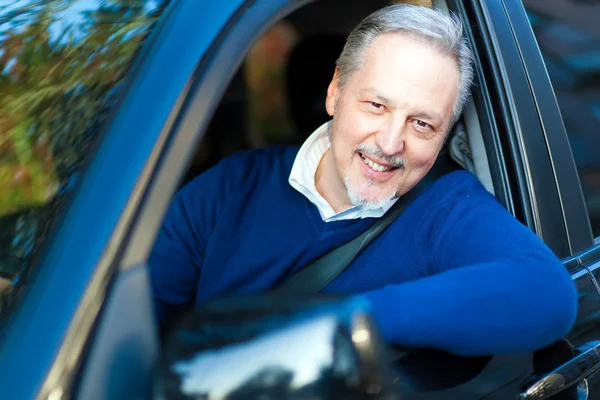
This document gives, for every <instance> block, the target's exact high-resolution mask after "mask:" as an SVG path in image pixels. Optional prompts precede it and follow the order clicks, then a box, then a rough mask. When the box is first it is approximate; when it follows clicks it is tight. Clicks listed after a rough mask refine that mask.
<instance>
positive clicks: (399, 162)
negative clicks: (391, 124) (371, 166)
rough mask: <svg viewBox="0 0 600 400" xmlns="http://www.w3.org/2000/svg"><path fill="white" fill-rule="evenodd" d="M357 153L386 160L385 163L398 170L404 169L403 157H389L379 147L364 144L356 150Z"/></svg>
mask: <svg viewBox="0 0 600 400" xmlns="http://www.w3.org/2000/svg"><path fill="white" fill-rule="evenodd" d="M355 151H356V152H357V153H363V154H364V155H366V156H371V157H375V158H379V159H381V160H384V161H385V162H387V163H389V164H392V165H393V166H394V167H396V168H404V158H402V157H401V156H388V155H386V154H384V153H383V151H381V149H380V148H379V147H377V146H373V145H368V144H362V145H360V146H358V147H357V148H356V150H355Z"/></svg>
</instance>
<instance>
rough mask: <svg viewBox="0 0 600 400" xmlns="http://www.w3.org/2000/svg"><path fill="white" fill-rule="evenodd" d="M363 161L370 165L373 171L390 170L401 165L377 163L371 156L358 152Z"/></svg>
mask: <svg viewBox="0 0 600 400" xmlns="http://www.w3.org/2000/svg"><path fill="white" fill-rule="evenodd" d="M358 155H359V156H360V158H361V159H362V160H363V162H364V163H365V164H366V165H368V166H369V167H370V168H371V169H372V170H373V171H376V172H389V171H393V170H396V169H398V168H399V167H393V166H383V165H380V164H377V163H376V162H375V161H373V160H371V159H370V158H369V157H367V156H365V155H364V154H363V153H358Z"/></svg>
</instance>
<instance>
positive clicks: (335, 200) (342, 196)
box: [315, 148, 354, 213]
mask: <svg viewBox="0 0 600 400" xmlns="http://www.w3.org/2000/svg"><path fill="white" fill-rule="evenodd" d="M315 187H316V188H317V192H319V194H320V195H321V196H323V198H324V199H325V200H326V201H327V203H329V205H330V206H331V208H333V211H335V212H336V213H339V212H342V211H344V210H347V209H349V208H351V207H353V206H354V205H353V204H352V203H351V202H350V199H349V198H348V193H347V190H346V185H345V184H344V182H343V181H342V180H341V179H340V178H339V176H338V174H337V172H336V168H335V161H334V159H333V155H332V154H331V148H330V149H328V150H327V151H326V152H325V154H324V155H323V157H322V158H321V161H320V162H319V166H318V167H317V172H316V173H315Z"/></svg>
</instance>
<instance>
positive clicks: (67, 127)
mask: <svg viewBox="0 0 600 400" xmlns="http://www.w3.org/2000/svg"><path fill="white" fill-rule="evenodd" d="M4 3H6V2H4ZM8 3H10V4H8V5H0V187H1V188H2V190H1V191H0V317H3V316H5V315H6V311H7V309H8V305H9V304H10V303H12V300H14V298H15V295H16V293H17V289H18V288H19V287H21V285H22V284H23V283H24V282H25V281H26V276H27V273H28V272H29V270H30V269H31V266H32V264H33V262H34V261H35V258H36V255H37V254H39V249H40V246H41V245H42V244H43V243H44V242H45V240H46V239H47V238H48V232H49V228H50V227H51V226H52V225H53V224H54V223H55V222H56V221H55V220H56V218H57V215H60V211H61V206H62V205H63V204H65V202H66V201H67V200H68V199H69V194H70V193H71V192H72V189H73V187H74V186H75V185H76V183H77V178H78V176H79V174H80V173H81V166H82V163H83V162H84V161H85V159H86V156H88V155H89V153H90V148H91V145H92V144H93V143H94V142H95V141H96V139H98V137H99V135H98V132H99V129H100V128H101V126H102V123H103V121H104V120H105V119H106V116H107V115H108V112H110V111H111V108H112V106H113V105H114V104H115V100H116V94H117V93H118V91H117V89H118V88H119V86H120V84H121V82H122V81H123V77H124V75H125V72H126V71H127V69H128V67H129V66H130V65H131V62H132V59H133V58H134V55H135V54H136V52H137V50H138V48H139V47H140V45H141V44H142V43H143V42H144V40H145V38H146V37H147V35H148V33H149V31H150V28H151V27H152V26H153V24H154V22H155V21H156V20H157V18H158V17H159V16H160V15H161V13H162V11H163V10H164V7H165V3H166V0H154V1H152V0H47V1H39V0H16V1H12V2H8Z"/></svg>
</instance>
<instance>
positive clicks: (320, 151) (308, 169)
mask: <svg viewBox="0 0 600 400" xmlns="http://www.w3.org/2000/svg"><path fill="white" fill-rule="evenodd" d="M330 124H331V121H329V122H326V123H324V124H323V125H321V126H320V127H319V128H317V130H315V131H314V132H313V133H312V134H311V135H310V136H309V137H308V139H306V141H305V142H304V144H303V145H302V147H300V150H299V151H298V154H297V155H296V159H295V160H294V165H293V166H292V171H291V172H290V177H289V179H288V182H289V184H290V185H291V186H292V187H293V188H294V189H296V190H297V191H298V192H300V193H302V194H303V195H304V196H305V197H306V198H307V199H308V200H309V201H310V202H311V203H313V204H314V205H315V206H316V207H317V209H318V210H319V213H320V214H321V218H322V219H323V221H325V222H331V221H340V220H345V219H359V218H379V217H381V216H383V214H385V213H386V211H387V210H389V209H390V208H391V207H392V205H394V203H395V202H396V200H397V199H393V200H391V201H389V202H388V203H386V204H385V205H383V206H382V207H379V208H377V209H375V210H365V209H364V208H363V207H362V206H354V207H351V208H349V209H347V210H344V211H341V212H339V213H336V212H335V211H334V210H333V208H332V207H331V205H329V203H328V202H327V200H325V198H323V196H321V194H320V193H319V192H318V191H317V187H316V186H315V174H316V172H317V168H318V167H319V163H320V162H321V158H323V155H324V154H325V152H326V151H327V150H328V149H329V146H330V142H329V129H330Z"/></svg>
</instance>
